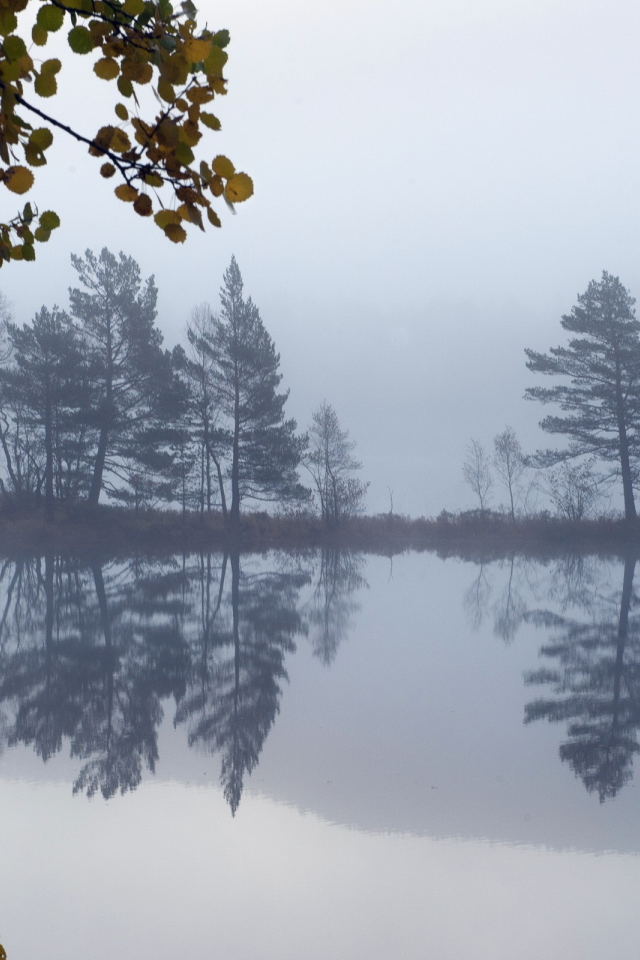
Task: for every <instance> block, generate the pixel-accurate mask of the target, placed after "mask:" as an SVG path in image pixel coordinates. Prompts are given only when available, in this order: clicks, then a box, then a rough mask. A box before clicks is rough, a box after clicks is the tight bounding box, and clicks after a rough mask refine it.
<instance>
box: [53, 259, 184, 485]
mask: <svg viewBox="0 0 640 960" xmlns="http://www.w3.org/2000/svg"><path fill="white" fill-rule="evenodd" d="M71 263H72V265H73V267H74V269H75V270H76V271H77V272H78V276H79V279H80V283H81V284H82V287H83V288H84V289H81V288H77V287H76V288H73V289H71V290H70V291H69V297H70V303H71V313H72V314H73V316H74V317H76V318H77V319H78V320H79V321H80V324H81V329H82V334H83V337H84V339H85V341H86V349H87V354H88V360H89V362H90V364H91V372H92V381H93V384H94V397H93V402H92V411H91V422H92V425H93V426H94V428H95V431H96V446H95V451H94V453H93V456H92V466H91V482H90V488H89V502H90V503H97V502H98V500H99V498H100V493H101V492H102V491H103V490H104V489H105V476H106V474H107V473H108V472H109V470H111V469H112V468H116V469H117V468H118V467H121V466H122V463H123V460H124V461H126V460H128V459H129V460H131V459H132V458H133V459H135V457H136V450H137V449H138V446H139V437H138V436H137V434H136V428H137V427H139V426H140V424H141V423H145V422H146V423H149V421H152V420H153V412H152V406H153V401H154V400H155V399H156V393H157V390H158V385H159V384H162V383H163V381H164V382H166V376H167V367H166V362H165V363H163V354H162V351H161V349H160V346H161V343H162V336H161V334H160V332H159V330H158V329H157V328H156V326H155V318H156V300H157V295H158V294H157V290H156V287H155V283H154V280H153V277H150V278H149V279H148V280H147V281H146V283H144V284H143V283H142V279H141V276H140V268H139V266H138V264H137V263H136V262H135V260H134V259H133V258H132V257H128V256H125V254H123V253H121V254H120V255H119V257H115V256H114V255H113V254H112V253H110V252H109V250H107V249H106V247H105V248H104V249H103V250H102V252H101V253H100V256H99V257H96V256H95V254H94V253H92V252H91V250H87V251H86V253H85V255H84V258H82V257H78V256H75V255H72V257H71Z"/></svg>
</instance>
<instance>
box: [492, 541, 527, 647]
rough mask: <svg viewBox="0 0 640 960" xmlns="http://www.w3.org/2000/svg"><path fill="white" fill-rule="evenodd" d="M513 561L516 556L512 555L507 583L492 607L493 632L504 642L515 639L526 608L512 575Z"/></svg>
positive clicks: (515, 579)
mask: <svg viewBox="0 0 640 960" xmlns="http://www.w3.org/2000/svg"><path fill="white" fill-rule="evenodd" d="M515 563H516V558H515V557H514V556H512V557H511V560H510V563H509V577H508V579H507V583H506V585H505V587H504V589H503V591H502V593H501V595H500V596H499V597H498V599H497V601H496V603H495V604H494V608H493V609H494V622H493V624H494V625H493V632H494V633H495V635H496V636H497V637H500V639H501V640H504V642H505V643H511V642H512V640H514V639H515V636H516V634H517V632H518V628H519V627H520V624H521V623H522V621H523V619H524V616H525V613H526V610H527V606H526V603H525V601H524V598H523V597H522V594H521V593H520V590H519V589H518V584H517V577H516V576H514V573H516V572H517V571H516V569H515Z"/></svg>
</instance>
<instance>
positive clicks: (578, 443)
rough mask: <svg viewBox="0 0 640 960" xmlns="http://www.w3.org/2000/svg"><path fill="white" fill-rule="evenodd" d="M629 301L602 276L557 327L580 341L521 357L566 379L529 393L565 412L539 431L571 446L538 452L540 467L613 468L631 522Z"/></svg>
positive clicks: (633, 389)
mask: <svg viewBox="0 0 640 960" xmlns="http://www.w3.org/2000/svg"><path fill="white" fill-rule="evenodd" d="M634 303H635V300H634V299H633V297H631V296H630V295H629V293H628V292H627V290H626V289H625V288H624V287H623V285H622V284H621V283H620V280H619V279H618V278H617V277H613V276H611V274H609V273H607V272H606V271H605V272H603V274H602V279H601V280H600V282H598V281H596V280H592V281H591V283H590V284H589V286H588V288H587V291H586V293H584V294H582V295H580V296H579V297H578V303H577V305H576V306H574V307H573V308H572V310H571V313H570V314H568V315H566V316H563V317H562V320H561V321H560V322H561V325H562V327H563V328H564V329H565V330H568V331H569V332H570V333H573V334H576V335H577V336H576V337H575V339H573V340H571V341H570V342H569V346H568V347H555V348H552V349H551V350H550V352H549V353H548V354H546V353H536V352H535V351H534V350H526V351H525V352H526V354H527V357H528V361H527V367H528V368H529V369H530V370H532V371H533V372H534V373H542V374H544V375H546V376H553V377H564V378H567V379H568V380H569V381H570V382H569V383H568V384H566V383H565V384H558V385H557V386H555V387H551V388H545V387H530V388H529V389H528V390H527V391H526V396H527V397H528V398H530V399H532V400H539V401H540V402H541V403H545V404H546V403H555V404H558V405H559V406H560V408H561V410H563V411H564V412H565V414H566V416H553V415H550V416H547V417H545V418H544V420H542V422H541V424H540V426H541V427H542V429H543V430H545V431H547V433H552V434H560V435H564V436H566V437H568V438H569V446H568V448H567V449H566V450H563V451H557V450H547V451H543V452H541V453H540V454H539V455H538V462H539V463H541V464H542V465H545V466H549V465H553V464H556V463H558V462H560V461H562V460H567V459H573V458H576V457H595V458H597V459H598V460H603V461H605V462H606V463H610V464H612V465H613V467H612V469H613V475H619V476H620V477H621V478H622V489H623V495H624V511H625V518H626V519H627V520H634V519H635V518H636V505H635V499H634V492H633V484H634V477H635V461H636V460H637V457H638V455H639V454H640V432H639V429H640V338H639V331H640V322H638V320H636V316H635V310H634Z"/></svg>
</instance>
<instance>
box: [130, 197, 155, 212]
mask: <svg viewBox="0 0 640 960" xmlns="http://www.w3.org/2000/svg"><path fill="white" fill-rule="evenodd" d="M133 209H134V210H135V212H136V213H138V214H140V216H141V217H150V216H151V214H152V213H153V204H152V202H151V197H148V196H147V194H146V193H141V194H140V196H139V197H138V199H137V200H136V201H135V203H134V205H133Z"/></svg>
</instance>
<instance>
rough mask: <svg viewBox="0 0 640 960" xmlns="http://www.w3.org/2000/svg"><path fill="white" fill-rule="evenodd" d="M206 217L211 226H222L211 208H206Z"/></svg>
mask: <svg viewBox="0 0 640 960" xmlns="http://www.w3.org/2000/svg"><path fill="white" fill-rule="evenodd" d="M207 217H208V218H209V223H211V224H213V226H214V227H221V226H222V221H221V220H220V217H219V216H218V214H217V213H216V212H215V210H212V209H211V207H208V208H207Z"/></svg>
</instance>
